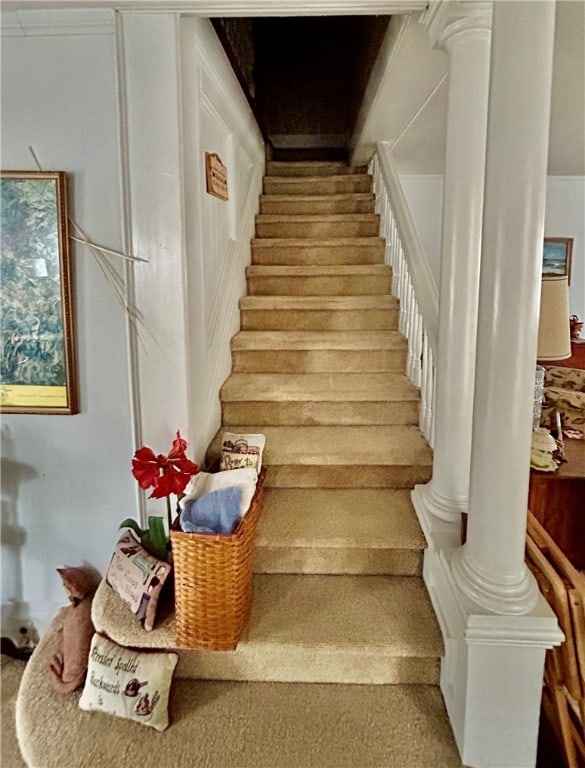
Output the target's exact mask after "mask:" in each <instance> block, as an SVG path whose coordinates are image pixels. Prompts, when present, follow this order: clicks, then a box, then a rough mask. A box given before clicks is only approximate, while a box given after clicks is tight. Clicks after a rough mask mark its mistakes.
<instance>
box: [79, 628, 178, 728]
mask: <svg viewBox="0 0 585 768" xmlns="http://www.w3.org/2000/svg"><path fill="white" fill-rule="evenodd" d="M178 659H179V657H178V656H177V654H176V653H159V652H156V653H151V652H149V651H132V650H130V649H129V648H123V647H122V646H120V645H116V643H113V642H112V641H111V640H108V639H107V638H106V637H102V636H101V635H98V634H95V635H94V636H93V640H92V641H91V648H90V651H89V666H88V670H87V679H86V681H85V686H84V688H83V693H82V694H81V698H80V700H79V706H80V708H81V709H85V710H90V711H98V712H106V713H108V714H110V715H116V716H117V717H125V718H128V719H130V720H136V722H138V723H141V724H142V725H148V726H150V727H151V728H155V729H156V730H157V731H164V730H165V728H167V726H168V724H169V713H168V706H169V691H170V688H171V682H172V679H173V673H174V671H175V667H176V665H177V661H178Z"/></svg>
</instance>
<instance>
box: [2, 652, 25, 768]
mask: <svg viewBox="0 0 585 768" xmlns="http://www.w3.org/2000/svg"><path fill="white" fill-rule="evenodd" d="M25 666H26V665H25V662H24V661H19V660H18V659H13V658H11V657H10V656H6V655H5V654H2V657H1V669H0V675H1V680H0V713H1V715H2V735H1V738H0V765H1V766H2V768H25V766H26V763H25V762H24V760H23V759H22V755H21V754H20V748H19V746H18V740H17V738H16V731H15V713H16V695H17V693H18V688H19V686H20V681H21V678H22V675H23V673H24V670H25Z"/></svg>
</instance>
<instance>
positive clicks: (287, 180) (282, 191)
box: [264, 173, 372, 196]
mask: <svg viewBox="0 0 585 768" xmlns="http://www.w3.org/2000/svg"><path fill="white" fill-rule="evenodd" d="M371 191H372V177H371V176H370V175H369V174H367V173H353V174H352V173H343V174H340V175H338V176H318V175H315V176H302V177H300V178H297V177H294V176H265V177H264V194H265V195H302V196H306V195H347V194H353V193H355V192H371Z"/></svg>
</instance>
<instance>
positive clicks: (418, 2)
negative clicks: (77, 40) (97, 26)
mask: <svg viewBox="0 0 585 768" xmlns="http://www.w3.org/2000/svg"><path fill="white" fill-rule="evenodd" d="M49 5H50V7H51V8H53V9H60V8H68V9H72V8H114V9H116V10H126V11H146V12H147V13H157V12H160V13H173V12H177V13H189V14H192V15H197V16H205V17H208V16H338V15H342V16H370V15H393V14H402V13H409V12H410V11H422V10H424V9H425V8H426V7H427V2H426V0H362V1H361V2H357V0H170V1H169V2H163V1H162V0H52V2H51V3H50V4H49V3H48V2H47V0H4V2H3V6H4V10H7V11H13V10H26V9H39V8H40V9H46V8H47V7H48V6H49Z"/></svg>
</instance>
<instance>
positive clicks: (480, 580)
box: [451, 545, 540, 616]
mask: <svg viewBox="0 0 585 768" xmlns="http://www.w3.org/2000/svg"><path fill="white" fill-rule="evenodd" d="M451 572H452V574H453V581H454V583H455V584H456V585H457V588H458V590H459V591H460V592H461V593H462V594H463V595H465V597H466V598H467V600H468V602H469V607H470V608H471V609H472V610H473V609H479V610H480V611H484V610H485V611H490V612H491V613H497V614H503V615H506V616H509V615H522V614H527V613H530V611H532V610H533V609H534V607H535V605H536V603H537V601H538V598H539V596H540V593H539V591H538V586H537V584H536V579H535V578H534V576H533V575H532V573H531V572H530V571H529V570H528V568H527V567H526V565H524V566H523V574H522V577H521V578H520V579H519V580H518V581H517V582H514V583H512V584H501V583H499V582H494V581H491V580H490V579H486V578H485V576H483V575H482V574H481V573H479V572H478V571H476V570H475V569H474V568H473V567H472V566H471V565H470V564H469V562H468V560H467V558H466V547H465V545H463V546H462V547H460V548H459V549H458V550H457V551H456V552H454V553H453V557H452V559H451Z"/></svg>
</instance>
